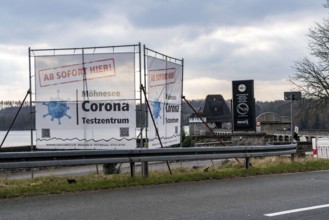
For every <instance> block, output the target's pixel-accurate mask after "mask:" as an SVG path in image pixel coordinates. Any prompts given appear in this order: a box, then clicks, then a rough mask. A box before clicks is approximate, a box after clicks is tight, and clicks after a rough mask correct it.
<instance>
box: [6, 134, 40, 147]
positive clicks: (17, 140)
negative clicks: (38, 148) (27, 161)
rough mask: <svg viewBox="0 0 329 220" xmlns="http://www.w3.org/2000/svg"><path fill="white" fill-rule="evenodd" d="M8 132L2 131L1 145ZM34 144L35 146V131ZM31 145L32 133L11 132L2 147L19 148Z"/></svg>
mask: <svg viewBox="0 0 329 220" xmlns="http://www.w3.org/2000/svg"><path fill="white" fill-rule="evenodd" d="M5 135H6V131H0V144H1V143H2V140H3V138H4V136H5ZM33 139H34V140H33V144H35V131H34V132H33ZM30 145H31V131H10V132H9V134H8V136H7V138H6V140H5V142H4V143H3V145H2V147H4V148H5V147H19V146H30Z"/></svg>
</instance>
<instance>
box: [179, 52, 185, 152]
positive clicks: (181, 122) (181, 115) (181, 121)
mask: <svg viewBox="0 0 329 220" xmlns="http://www.w3.org/2000/svg"><path fill="white" fill-rule="evenodd" d="M183 82H184V58H183V59H182V88H181V94H182V96H183ZM182 100H183V98H182V97H181V99H180V106H181V108H180V118H181V120H180V134H181V135H180V147H183V132H185V131H184V127H183V101H182Z"/></svg>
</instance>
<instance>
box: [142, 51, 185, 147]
mask: <svg viewBox="0 0 329 220" xmlns="http://www.w3.org/2000/svg"><path fill="white" fill-rule="evenodd" d="M147 74H148V100H149V102H150V106H151V109H152V112H151V113H152V115H150V113H149V123H148V124H149V132H148V138H149V148H159V147H161V145H160V141H159V138H158V137H157V135H156V131H155V129H154V125H153V123H152V119H151V117H152V116H153V118H154V121H155V126H156V127H157V129H158V132H159V136H160V138H161V143H162V146H163V147H167V146H171V145H175V144H179V143H180V134H181V95H182V65H179V64H177V63H173V62H168V61H166V60H163V59H158V58H154V57H151V56H147Z"/></svg>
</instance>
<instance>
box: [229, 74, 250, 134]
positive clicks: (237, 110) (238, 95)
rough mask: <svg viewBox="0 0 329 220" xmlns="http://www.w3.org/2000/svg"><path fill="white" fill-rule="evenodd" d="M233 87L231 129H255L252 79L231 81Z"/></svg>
mask: <svg viewBox="0 0 329 220" xmlns="http://www.w3.org/2000/svg"><path fill="white" fill-rule="evenodd" d="M232 89H233V93H232V94H233V105H232V113H233V130H234V131H255V129H256V117H255V115H256V114H255V98H254V81H253V80H238V81H232Z"/></svg>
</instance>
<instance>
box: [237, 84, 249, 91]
mask: <svg viewBox="0 0 329 220" xmlns="http://www.w3.org/2000/svg"><path fill="white" fill-rule="evenodd" d="M246 89H247V87H246V85H245V84H240V85H239V86H238V90H239V91H240V92H245V91H246Z"/></svg>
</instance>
